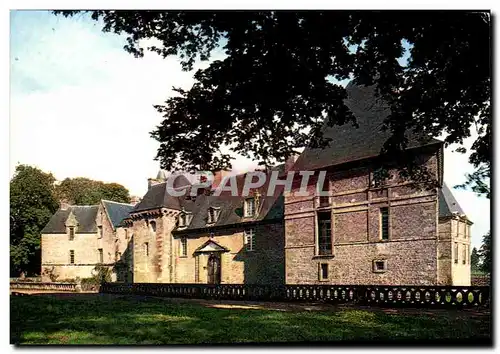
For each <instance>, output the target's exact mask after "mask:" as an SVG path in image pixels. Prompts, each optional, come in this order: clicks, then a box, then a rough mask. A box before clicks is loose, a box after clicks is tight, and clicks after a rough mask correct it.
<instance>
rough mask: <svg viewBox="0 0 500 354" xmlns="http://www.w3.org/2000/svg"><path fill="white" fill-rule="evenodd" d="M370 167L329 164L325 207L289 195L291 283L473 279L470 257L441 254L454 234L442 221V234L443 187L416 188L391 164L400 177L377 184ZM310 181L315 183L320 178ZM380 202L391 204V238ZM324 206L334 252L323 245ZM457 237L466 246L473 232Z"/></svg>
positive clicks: (433, 165) (430, 161)
mask: <svg viewBox="0 0 500 354" xmlns="http://www.w3.org/2000/svg"><path fill="white" fill-rule="evenodd" d="M438 156H439V150H436V151H434V152H432V153H426V156H425V158H424V161H425V165H426V166H427V168H428V169H429V170H430V171H433V173H435V174H436V176H435V177H436V178H438ZM371 170H373V168H371V169H370V167H368V166H366V167H358V168H356V169H347V170H341V169H339V168H337V169H336V170H332V169H330V170H329V172H328V174H327V181H329V182H328V185H329V187H328V190H329V195H330V196H329V205H328V206H326V207H325V206H321V205H320V201H319V198H318V197H295V196H287V197H286V198H285V235H286V236H285V259H286V261H285V264H286V265H287V267H286V283H287V284H323V283H328V284H366V285H369V284H387V285H390V284H393V285H433V284H438V283H439V284H449V285H451V284H454V285H455V284H460V285H462V284H463V285H467V284H466V281H465V280H466V279H470V276H469V275H468V274H469V273H467V271H466V270H465V269H461V268H469V269H470V266H469V264H468V263H467V264H462V262H459V263H452V262H451V260H450V259H448V260H446V259H445V258H443V257H444V254H443V252H444V251H445V247H444V246H443V245H444V237H448V241H447V245H448V246H449V247H448V246H447V248H446V249H449V248H451V243H450V242H451V241H450V240H449V236H450V232H449V231H447V230H445V229H444V228H443V227H442V226H443V225H442V223H440V224H439V231H440V234H439V235H438V220H439V217H438V193H437V192H438V191H437V189H430V190H428V189H425V188H418V187H417V186H416V185H414V184H412V183H408V182H405V181H403V180H400V178H399V176H397V174H396V173H394V172H395V171H390V172H392V173H391V175H392V176H394V177H392V178H391V179H390V180H388V181H387V184H386V185H384V186H383V187H377V188H375V187H374V186H373V183H372V180H373V175H372V174H371V172H370V171H371ZM310 182H311V183H310V186H309V188H310V189H311V190H313V189H314V184H315V182H316V181H315V180H314V179H311V180H310ZM297 188H298V187H297ZM297 188H295V189H294V190H293V191H296V190H297ZM381 208H387V210H388V237H387V239H382V237H381V233H382V230H381V222H382V218H381ZM318 212H326V213H328V214H329V215H330V217H331V238H332V241H331V242H332V245H333V247H332V252H331V254H329V255H320V254H319V252H318V242H319V241H318V234H319V230H318V227H319V226H318V215H319V214H318ZM450 231H451V230H450ZM445 235H446V236H445ZM454 242H458V243H460V246H461V247H468V246H467V244H468V243H470V238H469V239H466V238H461V239H460V241H456V238H455V239H454ZM467 252H468V251H467ZM467 255H468V253H467ZM439 256H441V258H439ZM375 262H384V263H385V265H384V268H385V269H382V270H379V269H376V267H375ZM322 264H327V266H323V265H322ZM323 267H324V268H323ZM447 267H448V270H447ZM459 267H460V268H459ZM451 269H452V270H451ZM469 271H470V270H469ZM325 275H326V277H325Z"/></svg>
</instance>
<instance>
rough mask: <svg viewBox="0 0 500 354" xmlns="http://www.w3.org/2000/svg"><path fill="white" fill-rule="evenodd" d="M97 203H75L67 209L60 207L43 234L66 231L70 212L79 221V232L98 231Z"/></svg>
mask: <svg viewBox="0 0 500 354" xmlns="http://www.w3.org/2000/svg"><path fill="white" fill-rule="evenodd" d="M98 208H99V207H98V206H97V205H74V206H70V207H68V208H67V209H65V210H62V209H59V210H57V211H56V212H55V214H54V215H52V217H51V218H50V220H49V222H48V223H47V225H45V227H44V228H43V230H42V234H57V233H66V226H65V222H66V220H67V219H68V216H69V215H70V213H73V215H74V216H75V218H76V220H77V221H78V227H77V231H76V232H77V233H94V232H97V225H96V216H97V210H98Z"/></svg>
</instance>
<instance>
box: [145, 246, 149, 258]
mask: <svg viewBox="0 0 500 354" xmlns="http://www.w3.org/2000/svg"><path fill="white" fill-rule="evenodd" d="M144 254H145V255H146V257H149V242H144Z"/></svg>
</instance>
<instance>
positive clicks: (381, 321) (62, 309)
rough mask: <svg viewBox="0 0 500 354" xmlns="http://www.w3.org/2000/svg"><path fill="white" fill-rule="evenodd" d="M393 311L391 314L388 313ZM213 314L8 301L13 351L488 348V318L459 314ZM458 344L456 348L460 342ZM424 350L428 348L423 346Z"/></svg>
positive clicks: (150, 303) (147, 306)
mask: <svg viewBox="0 0 500 354" xmlns="http://www.w3.org/2000/svg"><path fill="white" fill-rule="evenodd" d="M389 311H391V310H389ZM389 311H383V310H380V309H376V310H371V309H354V308H334V307H332V309H331V310H328V311H305V310H302V311H296V310H294V311H290V310H289V311H277V310H272V309H262V308H261V309H241V308H214V307H210V306H209V305H206V304H198V303H194V302H176V301H169V300H164V299H158V298H146V297H132V296H129V297H120V296H112V295H99V294H87V295H72V296H65V297H61V296H49V295H44V296H40V295H37V296H11V298H10V315H11V343H15V344H205V343H215V344H227V343H276V342H281V343H283V342H289V343H290V342H338V341H342V342H349V341H356V342H358V343H359V342H364V341H370V342H372V341H382V342H388V341H401V340H402V341H408V340H410V341H421V340H445V341H450V342H451V343H454V344H457V343H459V342H460V343H461V340H464V342H469V343H470V339H475V341H474V342H475V344H476V345H477V343H478V342H477V341H478V340H479V341H483V342H484V343H490V316H489V315H484V314H483V315H477V314H476V315H473V314H471V313H470V312H468V313H465V312H461V311H457V310H449V311H444V310H434V311H429V310H427V311H418V310H414V311H404V310H403V311H400V310H393V311H392V312H389ZM457 340H459V342H457ZM422 343H425V342H422Z"/></svg>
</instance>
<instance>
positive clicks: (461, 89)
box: [56, 10, 491, 195]
mask: <svg viewBox="0 0 500 354" xmlns="http://www.w3.org/2000/svg"><path fill="white" fill-rule="evenodd" d="M77 12H78V11H56V13H62V14H63V15H65V16H71V15H74V14H75V13H77ZM90 12H91V15H92V18H93V19H94V20H101V21H102V23H103V24H104V26H103V30H104V31H108V32H115V33H125V34H126V35H127V44H126V45H125V47H124V48H125V50H127V51H128V52H130V53H132V54H133V55H135V56H136V57H141V56H143V55H144V50H145V49H146V50H150V51H153V52H156V53H158V54H159V55H161V56H163V57H167V56H170V55H178V56H179V57H180V59H181V64H182V67H183V69H184V70H192V69H193V65H194V63H195V62H196V61H197V60H201V61H204V60H208V59H209V58H210V57H211V55H212V54H213V53H214V51H215V50H216V49H219V50H222V51H223V53H224V54H225V58H223V59H218V60H214V61H213V62H212V63H211V64H210V65H209V66H208V68H206V69H200V70H197V71H196V73H195V74H194V78H195V83H194V84H193V86H192V87H191V88H189V89H187V90H186V89H182V88H175V91H176V92H177V96H175V97H170V98H168V99H167V100H166V102H165V103H164V104H163V105H157V106H155V107H156V109H157V110H158V112H159V113H161V114H162V115H163V117H164V120H163V122H162V123H161V124H160V125H159V126H158V127H156V129H155V130H154V131H153V132H152V133H151V134H152V136H153V138H154V139H156V140H157V141H158V142H159V143H160V147H159V149H158V153H157V159H159V160H160V162H161V166H162V168H165V169H194V170H196V169H208V168H209V169H219V168H230V167H231V159H232V156H233V155H232V153H239V154H242V155H244V156H246V157H250V158H254V159H257V160H259V161H260V162H261V163H262V164H266V165H268V164H271V163H272V162H273V161H283V160H284V159H285V158H286V157H287V156H289V155H290V154H291V153H292V152H294V151H297V150H298V149H300V148H302V147H305V146H307V145H310V146H316V147H323V146H325V145H326V144H327V143H328V142H329V141H328V139H325V138H323V136H322V133H321V127H322V126H323V124H324V122H326V123H327V124H329V125H334V124H345V123H348V122H353V121H355V118H354V116H353V115H352V113H351V112H350V111H349V109H348V108H347V107H346V106H345V105H344V101H343V100H344V99H345V98H346V91H345V88H344V87H343V86H342V85H340V84H339V83H338V82H339V81H341V80H346V79H352V80H354V83H356V84H363V85H372V84H376V86H377V93H378V95H380V97H382V98H383V99H384V100H386V101H387V103H388V104H389V105H390V107H391V111H392V114H391V115H390V116H389V117H388V118H387V119H386V122H385V125H384V127H383V128H384V129H390V131H391V132H392V133H393V134H392V137H391V138H390V139H389V140H388V141H387V143H386V144H385V146H384V149H383V151H382V152H383V153H386V154H389V155H390V154H397V153H398V152H400V151H402V149H404V147H405V146H406V143H407V141H406V138H405V135H406V132H408V131H410V130H414V131H417V132H420V133H423V134H424V135H431V136H434V137H436V136H440V135H441V133H443V132H445V133H446V134H447V136H446V139H445V143H446V144H451V143H458V144H463V140H464V139H465V138H467V137H469V136H470V131H469V129H470V128H471V127H474V128H475V129H476V130H477V134H478V137H477V139H476V140H475V142H474V144H473V146H472V148H471V155H470V158H469V161H470V163H471V164H473V165H474V167H475V168H476V169H477V171H481V172H480V173H479V174H473V175H469V176H467V183H468V184H464V187H465V186H470V187H473V189H474V190H475V191H476V192H478V193H479V194H484V193H488V195H489V187H488V186H486V189H485V188H484V187H485V186H484V185H481V184H480V183H481V181H482V179H483V178H489V174H490V160H491V159H490V154H491V152H490V146H491V129H490V120H491V112H490V94H491V81H490V57H491V51H490V40H491V36H490V25H491V24H490V15H489V13H481V12H457V11H453V12H442V11H433V12H426V11H411V12H410V11H407V12H396V11H385V12H384V11H381V12H373V11H372V12H368V11H307V12H306V11H302V12H301V11H299V12H292V11H240V12H229V11H218V12H207V11H203V12H194V11H166V12H165V11H103V10H98V11H90ZM144 39H155V40H156V42H158V43H159V44H154V45H153V44H151V45H148V46H146V47H144V42H143V41H141V40H144ZM405 43H406V47H405V45H404V44H405ZM406 50H408V52H407V53H406V54H408V55H409V58H408V60H407V61H406V62H405V61H403V60H401V59H402V57H403V56H404V55H405V51H406ZM222 146H226V147H228V149H229V152H228V151H227V150H222V149H221V147H222ZM460 152H465V149H464V148H461V149H460Z"/></svg>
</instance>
